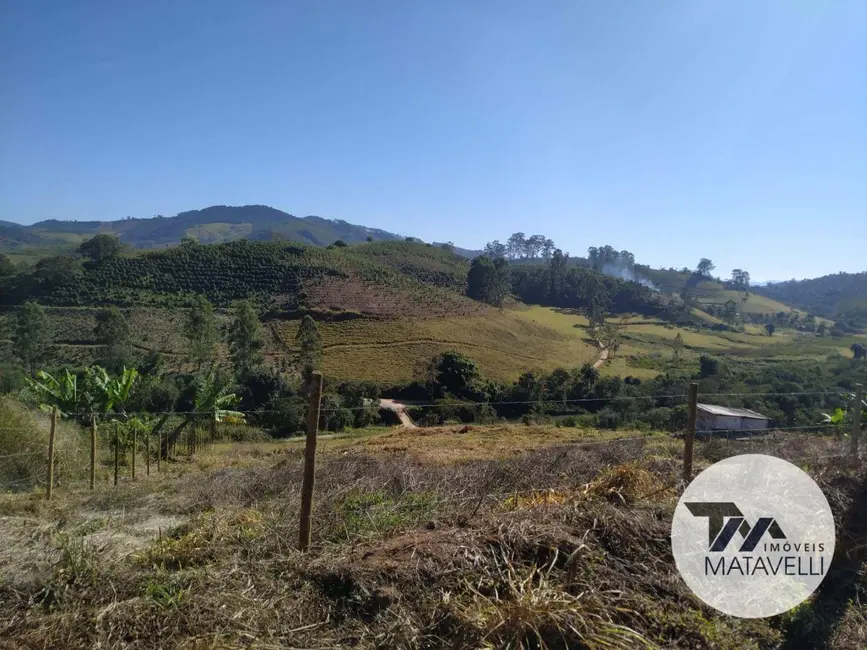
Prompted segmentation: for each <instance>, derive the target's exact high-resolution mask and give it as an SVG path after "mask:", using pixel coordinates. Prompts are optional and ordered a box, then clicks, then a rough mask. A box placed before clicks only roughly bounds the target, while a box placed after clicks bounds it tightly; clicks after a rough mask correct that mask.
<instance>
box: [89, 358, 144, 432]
mask: <svg viewBox="0 0 867 650" xmlns="http://www.w3.org/2000/svg"><path fill="white" fill-rule="evenodd" d="M87 372H88V373H89V374H88V378H89V379H90V381H91V383H92V384H93V385H94V386H96V388H97V390H98V394H99V397H100V401H101V406H102V407H103V409H104V410H105V412H109V411H111V410H112V409H115V410H117V411H118V412H119V414H120V415H121V417H122V419H124V420H126V419H127V414H126V403H127V401H128V400H129V396H130V393H131V392H132V389H133V387H134V386H135V383H136V380H137V379H138V376H139V374H138V370H136V369H135V368H127V367H125V366H124V369H123V372H122V373H121V374H120V375H119V376H117V377H112V376H111V375H109V374H108V372H107V371H106V369H105V368H103V367H101V366H91V367H90V368H88V369H87Z"/></svg>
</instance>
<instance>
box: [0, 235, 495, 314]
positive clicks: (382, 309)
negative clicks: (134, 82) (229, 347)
mask: <svg viewBox="0 0 867 650" xmlns="http://www.w3.org/2000/svg"><path fill="white" fill-rule="evenodd" d="M467 268H468V262H467V261H466V260H465V259H464V258H461V257H458V256H457V255H455V254H454V253H451V252H450V251H447V250H443V249H436V248H433V247H428V246H427V245H425V244H421V243H410V242H379V243H372V244H364V245H358V246H346V247H342V248H341V247H332V248H318V247H315V246H307V245H303V244H298V243H288V242H253V241H248V240H239V241H234V242H229V243H226V244H216V245H210V246H201V245H198V244H185V245H182V246H177V247H173V248H170V249H167V250H164V251H156V252H150V253H146V254H143V255H122V256H120V257H115V258H111V259H108V260H105V261H103V262H101V263H99V264H94V263H85V264H83V265H80V264H79V263H77V262H76V261H74V260H72V259H70V258H49V259H47V260H45V261H43V262H42V263H40V264H39V265H37V267H36V268H35V269H34V270H33V272H31V273H25V274H20V275H18V276H16V277H13V278H9V279H7V280H4V285H3V292H2V296H0V304H7V305H8V304H20V303H22V302H23V301H24V300H27V299H34V300H38V301H39V302H41V303H43V304H46V305H53V306H94V305H107V304H115V305H120V306H133V305H148V304H150V305H162V306H173V307H179V306H184V305H186V304H187V303H188V302H189V300H190V298H191V297H192V296H193V294H196V293H200V294H204V295H205V296H207V297H208V299H209V300H211V301H212V302H213V303H214V304H216V305H219V306H225V305H228V304H229V303H231V302H232V301H234V300H239V299H251V300H253V301H254V302H256V303H257V304H258V305H259V307H260V308H261V309H263V310H278V311H298V310H329V311H352V312H357V313H360V314H366V315H376V316H393V315H406V314H417V315H423V316H427V315H436V314H439V313H470V312H475V311H477V310H478V309H479V308H480V306H479V303H476V302H474V301H472V300H470V299H469V298H465V297H464V296H463V295H461V294H462V293H463V288H464V282H465V278H466V273H467Z"/></svg>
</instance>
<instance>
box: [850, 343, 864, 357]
mask: <svg viewBox="0 0 867 650" xmlns="http://www.w3.org/2000/svg"><path fill="white" fill-rule="evenodd" d="M849 349H850V350H852V355H853V358H855V359H867V346H865V345H864V344H863V343H853V344H852V345H851V346H849Z"/></svg>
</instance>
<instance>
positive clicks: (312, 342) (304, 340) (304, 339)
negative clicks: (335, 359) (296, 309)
mask: <svg viewBox="0 0 867 650" xmlns="http://www.w3.org/2000/svg"><path fill="white" fill-rule="evenodd" d="M295 343H296V344H297V345H298V348H299V350H300V352H299V355H298V357H299V358H298V360H299V362H300V365H301V372H302V374H303V375H304V376H305V377H306V378H309V377H310V375H311V374H312V373H313V371H314V370H316V368H318V367H319V365H320V363H321V362H322V337H321V336H320V335H319V328H317V327H316V321H314V320H313V318H312V317H311V316H310V315H309V314H308V315H306V316H304V318H302V319H301V325H299V327H298V333H297V334H296V335H295Z"/></svg>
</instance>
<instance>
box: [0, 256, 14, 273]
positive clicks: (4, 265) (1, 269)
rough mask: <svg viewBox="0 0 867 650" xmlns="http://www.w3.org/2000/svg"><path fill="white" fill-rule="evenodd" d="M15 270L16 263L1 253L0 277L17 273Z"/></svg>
mask: <svg viewBox="0 0 867 650" xmlns="http://www.w3.org/2000/svg"><path fill="white" fill-rule="evenodd" d="M15 272H16V268H15V264H13V263H12V260H10V259H9V257H7V256H6V255H4V254H3V253H0V278H2V277H6V276H9V275H15Z"/></svg>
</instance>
